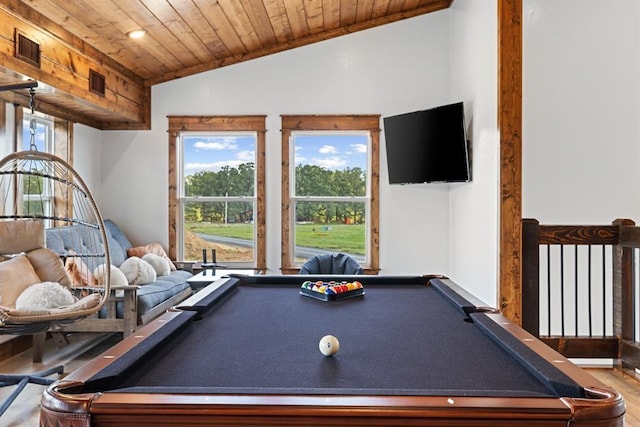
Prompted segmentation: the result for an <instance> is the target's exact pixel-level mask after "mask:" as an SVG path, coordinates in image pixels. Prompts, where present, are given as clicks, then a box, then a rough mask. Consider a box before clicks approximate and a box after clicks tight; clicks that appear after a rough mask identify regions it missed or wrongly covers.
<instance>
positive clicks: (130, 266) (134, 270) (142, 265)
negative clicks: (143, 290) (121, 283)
mask: <svg viewBox="0 0 640 427" xmlns="http://www.w3.org/2000/svg"><path fill="white" fill-rule="evenodd" d="M120 271H122V272H123V273H124V276H125V277H126V278H127V281H128V282H129V284H130V285H146V284H147V283H153V282H155V281H156V271H155V270H154V269H153V267H151V264H149V263H148V262H146V261H143V260H142V259H141V258H138V257H135V256H132V257H129V258H127V259H126V260H125V261H124V262H123V263H122V264H120Z"/></svg>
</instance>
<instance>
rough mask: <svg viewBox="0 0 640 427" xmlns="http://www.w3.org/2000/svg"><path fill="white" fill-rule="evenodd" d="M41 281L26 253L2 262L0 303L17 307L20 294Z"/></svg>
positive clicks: (0, 268)
mask: <svg viewBox="0 0 640 427" xmlns="http://www.w3.org/2000/svg"><path fill="white" fill-rule="evenodd" d="M40 281H41V280H40V278H39V277H38V275H37V274H36V272H35V270H34V269H33V267H32V266H31V263H30V262H29V259H28V258H27V257H26V256H24V255H20V256H18V257H15V258H12V259H10V260H8V261H4V262H0V305H3V306H5V307H15V305H16V299H18V296H20V294H21V293H22V292H24V290H25V289H27V288H28V287H29V286H31V285H33V284H34V283H39V282H40Z"/></svg>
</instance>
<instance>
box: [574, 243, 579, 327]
mask: <svg viewBox="0 0 640 427" xmlns="http://www.w3.org/2000/svg"><path fill="white" fill-rule="evenodd" d="M573 248H574V253H575V260H574V261H573V266H574V274H575V277H574V282H573V284H574V288H575V295H574V298H573V301H574V303H573V306H574V313H573V319H574V322H575V336H576V337H577V336H578V296H579V295H578V245H573Z"/></svg>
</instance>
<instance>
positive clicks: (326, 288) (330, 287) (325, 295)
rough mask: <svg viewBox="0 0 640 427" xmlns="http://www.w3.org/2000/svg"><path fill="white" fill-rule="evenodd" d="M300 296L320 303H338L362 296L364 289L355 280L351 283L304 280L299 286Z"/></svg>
mask: <svg viewBox="0 0 640 427" xmlns="http://www.w3.org/2000/svg"><path fill="white" fill-rule="evenodd" d="M300 294H301V295H304V296H308V297H311V298H316V299H319V300H321V301H338V300H343V299H346V298H352V297H357V296H361V295H364V287H363V286H362V283H360V282H358V281H357V280H355V281H353V282H347V281H342V282H335V281H329V282H324V281H322V280H319V281H315V282H313V281H310V280H306V281H304V282H303V283H302V286H300Z"/></svg>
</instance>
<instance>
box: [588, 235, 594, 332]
mask: <svg viewBox="0 0 640 427" xmlns="http://www.w3.org/2000/svg"><path fill="white" fill-rule="evenodd" d="M587 257H588V266H587V268H588V272H587V275H588V276H587V282H588V283H587V286H588V288H587V292H588V298H587V299H588V314H589V316H588V317H589V338H591V337H593V320H592V319H591V317H592V313H591V304H592V303H593V301H592V299H591V288H592V286H593V283H592V280H591V245H589V246H588V250H587Z"/></svg>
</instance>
